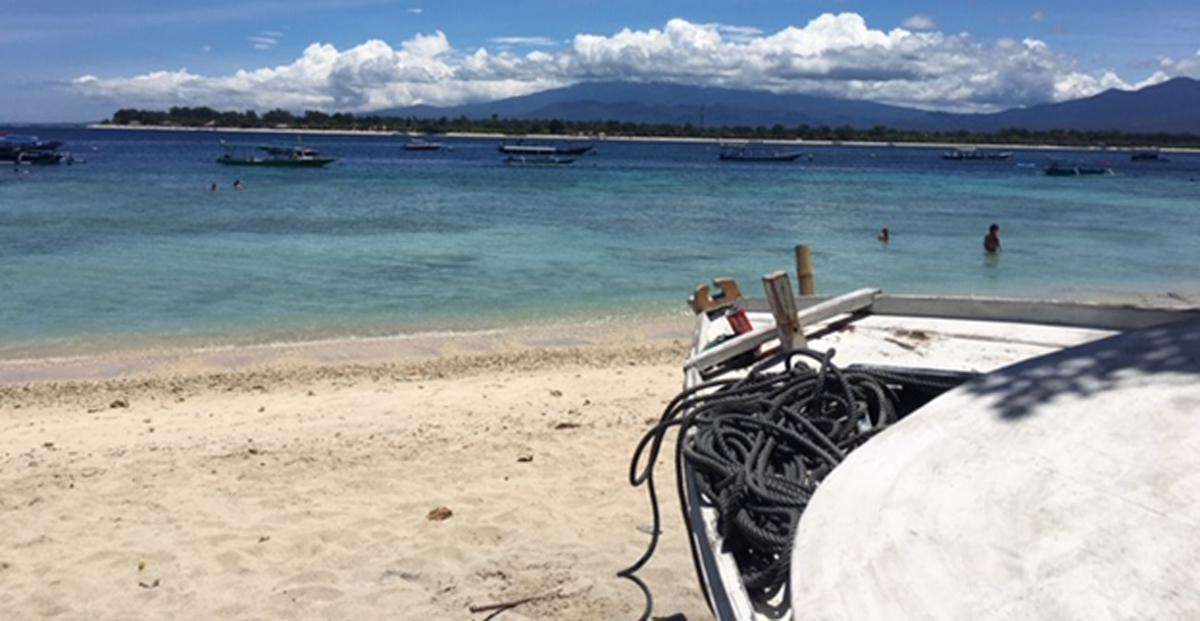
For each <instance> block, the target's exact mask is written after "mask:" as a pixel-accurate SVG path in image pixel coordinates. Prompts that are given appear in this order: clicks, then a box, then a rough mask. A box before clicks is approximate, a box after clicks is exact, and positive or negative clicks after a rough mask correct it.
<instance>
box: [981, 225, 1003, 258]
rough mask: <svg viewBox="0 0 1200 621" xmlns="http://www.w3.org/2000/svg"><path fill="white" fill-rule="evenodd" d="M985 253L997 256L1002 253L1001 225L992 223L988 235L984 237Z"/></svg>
mask: <svg viewBox="0 0 1200 621" xmlns="http://www.w3.org/2000/svg"><path fill="white" fill-rule="evenodd" d="M983 251H984V252H986V253H988V254H996V253H997V252H1000V225H999V224H996V223H994V222H993V223H992V225H991V226H989V227H988V232H987V235H984V236H983Z"/></svg>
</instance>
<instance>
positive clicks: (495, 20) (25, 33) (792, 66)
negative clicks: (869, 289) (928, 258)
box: [0, 0, 1200, 123]
mask: <svg viewBox="0 0 1200 621" xmlns="http://www.w3.org/2000/svg"><path fill="white" fill-rule="evenodd" d="M4 4H5V6H4V7H3V19H0V93H3V95H2V96H0V122H9V123H13V122H61V121H68V122H76V121H95V120H100V119H103V118H106V117H108V116H110V115H111V114H112V113H113V112H115V111H116V110H117V109H119V108H145V109H166V108H169V107H170V106H201V105H203V106H210V107H213V108H216V109H220V110H230V109H235V110H246V109H255V110H259V111H265V110H269V109H272V108H284V109H289V110H293V111H296V112H303V111H304V110H310V109H313V110H323V111H326V112H338V111H342V112H352V113H356V114H357V113H369V112H371V111H373V110H378V109H383V108H388V107H395V106H404V105H412V104H417V103H425V104H432V105H453V104H459V103H466V102H477V101H487V100H492V99H500V98H505V97H512V96H517V95H524V94H528V93H532V92H536V91H540V90H545V89H550V88H558V87H563V86H569V85H571V84H575V83H578V82H582V81H588V80H640V81H667V82H675V83H681V84H693V85H714V86H728V87H731V88H750V89H761V90H770V91H774V92H790V93H812V94H820V95H828V96H835V97H850V98H855V99H868V100H872V101H878V102H882V103H889V104H895V105H904V106H911V107H917V108H923V109H936V110H948V111H958V112H971V111H979V112H986V111H994V110H1000V109H1006V108H1011V107H1017V106H1027V105H1032V104H1036V103H1043V102H1048V101H1061V100H1065V99H1073V98H1077V97H1084V96H1088V95H1092V94H1095V93H1098V92H1101V91H1103V90H1105V89H1108V88H1125V89H1132V88H1140V87H1142V86H1146V85H1149V84H1154V83H1157V82H1161V81H1163V80H1166V79H1169V78H1172V77H1177V76H1188V77H1200V56H1198V55H1197V54H1198V51H1200V5H1196V4H1195V0H1143V1H1138V0H1090V1H1083V0H1053V1H1051V0H1041V1H1037V2H1034V1H1027V0H1007V1H1006V2H998V1H996V0H930V1H925V2H904V1H898V0H741V1H739V2H730V1H722V0H692V1H689V2H683V1H681V0H655V1H647V0H642V1H636V2H635V1H631V0H602V1H601V0H555V1H549V0H522V1H521V2H519V3H518V2H512V1H507V2H506V1H504V0H439V1H438V2H437V3H423V2H421V1H420V0H411V1H401V2H395V1H391V0H270V1H257V0H242V1H240V2H232V1H229V0H204V1H201V0H171V2H169V3H168V2H161V1H160V0H153V1H151V0H104V1H97V0H58V1H54V2H5V3H4Z"/></svg>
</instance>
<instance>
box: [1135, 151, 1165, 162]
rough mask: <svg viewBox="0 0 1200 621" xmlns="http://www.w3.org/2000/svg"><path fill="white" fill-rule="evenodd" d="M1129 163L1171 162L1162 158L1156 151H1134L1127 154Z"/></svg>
mask: <svg viewBox="0 0 1200 621" xmlns="http://www.w3.org/2000/svg"><path fill="white" fill-rule="evenodd" d="M1129 161H1131V162H1169V161H1171V160H1169V159H1167V158H1166V157H1163V155H1162V153H1159V151H1158V149H1134V150H1133V151H1130V152H1129Z"/></svg>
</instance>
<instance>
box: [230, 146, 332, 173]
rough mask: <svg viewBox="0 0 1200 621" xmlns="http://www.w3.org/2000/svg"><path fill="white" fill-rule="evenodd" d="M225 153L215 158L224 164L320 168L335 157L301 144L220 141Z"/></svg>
mask: <svg viewBox="0 0 1200 621" xmlns="http://www.w3.org/2000/svg"><path fill="white" fill-rule="evenodd" d="M221 146H223V147H225V154H224V155H222V156H221V157H219V158H217V163H218V164H224V165H226V166H268V167H277V168H320V167H322V166H327V165H329V164H331V163H333V162H335V161H336V160H337V158H332V157H324V156H322V155H321V154H320V153H319V152H318V151H317V150H316V149H313V148H312V147H306V146H303V145H275V144H254V145H248V144H241V143H236V142H226V141H224V140H222V141H221Z"/></svg>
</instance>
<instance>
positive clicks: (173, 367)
mask: <svg viewBox="0 0 1200 621" xmlns="http://www.w3.org/2000/svg"><path fill="white" fill-rule="evenodd" d="M751 297H754V296H751ZM946 297H966V298H976V299H983V300H986V299H989V297H990V296H975V295H967V296H953V295H949V296H946ZM1010 299H1027V300H1033V299H1038V300H1045V301H1072V302H1081V303H1086V304H1099V305H1122V306H1142V307H1158V308H1180V307H1200V290H1195V291H1192V290H1188V291H1174V290H1172V291H1166V292H1161V293H1160V292H1151V293H1137V292H1075V293H1074V294H1072V295H1064V296H1016V297H1012V298H1010ZM692 329H693V318H692V315H691V314H690V313H688V312H684V311H682V310H681V311H680V312H678V313H668V314H655V315H652V316H640V317H636V318H633V317H620V318H603V319H596V320H594V321H584V320H579V319H578V318H575V319H571V320H566V321H561V322H551V323H543V324H539V325H527V324H505V325H495V326H489V327H481V328H478V329H470V330H464V331H455V330H439V331H430V332H416V333H394V334H388V335H365V336H355V335H347V336H335V337H329V338H316V339H301V340H288V341H266V342H249V343H247V342H238V341H230V342H221V341H219V340H218V342H217V343H216V344H212V345H199V346H188V345H181V344H178V343H171V342H166V343H161V344H158V345H155V344H153V343H150V344H144V345H135V346H132V347H120V348H117V347H115V346H113V345H112V343H109V344H108V345H104V346H99V347H98V348H91V349H89V350H86V351H61V350H60V351H56V350H55V349H54V348H53V347H49V346H48V347H46V348H44V349H37V348H36V347H34V348H25V349H26V350H29V349H32V350H33V353H31V354H25V355H21V354H18V355H17V356H13V357H8V358H5V357H0V388H4V387H11V386H19V385H28V384H38V383H61V382H104V381H110V380H128V379H131V378H146V379H161V378H163V377H167V376H175V377H179V376H195V375H212V374H252V373H258V372H263V371H264V370H269V371H271V372H276V373H282V372H301V370H304V369H308V371H304V372H308V373H312V371H311V370H313V369H322V368H328V369H335V368H341V369H349V368H362V369H380V368H395V367H401V366H410V367H411V366H414V365H415V366H416V367H420V366H421V365H426V366H428V367H429V368H431V369H432V368H438V369H440V370H439V371H438V372H440V373H445V372H447V369H446V368H443V367H441V366H440V365H443V364H446V361H449V360H453V361H454V362H452V363H449V365H450V367H452V368H461V369H468V368H471V367H473V366H475V365H476V364H477V363H475V362H471V360H472V359H475V358H478V359H484V358H488V357H496V358H505V357H507V358H512V359H520V358H521V357H522V356H524V355H526V354H528V353H529V352H540V354H541V355H543V356H551V357H552V356H554V355H557V354H556V352H563V351H576V352H588V351H596V352H609V354H608V355H611V354H612V352H615V351H618V350H620V349H621V348H623V347H630V346H646V347H651V348H664V347H665V348H667V349H671V350H672V351H676V350H677V349H678V345H679V343H687V342H689V341H690V339H691V331H692ZM679 360H680V361H682V357H680V358H679ZM414 372H416V373H418V374H419V373H420V371H419V369H418V370H417V371H414Z"/></svg>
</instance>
